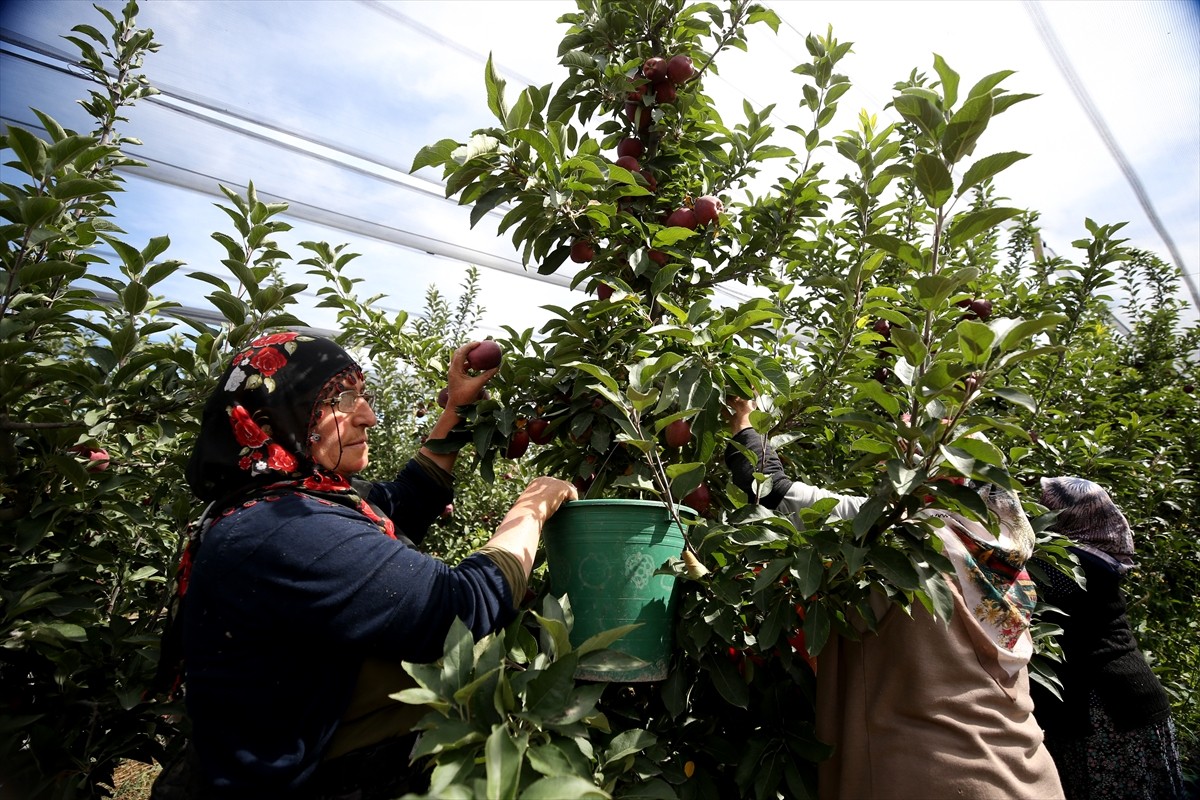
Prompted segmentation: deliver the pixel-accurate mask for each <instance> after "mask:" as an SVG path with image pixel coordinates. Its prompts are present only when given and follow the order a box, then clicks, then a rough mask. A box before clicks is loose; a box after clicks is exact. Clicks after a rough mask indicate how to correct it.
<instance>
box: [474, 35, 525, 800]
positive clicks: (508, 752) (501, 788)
mask: <svg viewBox="0 0 1200 800" xmlns="http://www.w3.org/2000/svg"><path fill="white" fill-rule="evenodd" d="M488 64H489V65H490V64H491V60H490V59H489V61H488ZM526 736H527V735H526ZM526 741H527V739H526V738H525V737H522V738H517V737H514V736H513V735H512V734H511V733H510V732H509V730H508V728H507V727H505V726H504V725H493V726H492V732H491V734H490V735H489V736H488V738H487V743H486V744H485V745H484V748H483V752H484V758H485V761H484V765H485V769H486V770H487V797H488V800H507V798H509V797H512V796H513V795H515V794H516V793H517V787H518V786H519V785H520V782H521V765H522V764H523V763H524V762H525V758H524V755H525V754H524V750H525V747H524V745H525V742H526Z"/></svg>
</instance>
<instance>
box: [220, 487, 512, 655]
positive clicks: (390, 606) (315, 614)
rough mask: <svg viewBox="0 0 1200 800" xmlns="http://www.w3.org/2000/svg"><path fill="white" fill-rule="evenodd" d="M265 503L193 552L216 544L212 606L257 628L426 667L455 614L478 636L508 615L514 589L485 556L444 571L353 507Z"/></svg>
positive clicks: (309, 501) (296, 499) (301, 501)
mask: <svg viewBox="0 0 1200 800" xmlns="http://www.w3.org/2000/svg"><path fill="white" fill-rule="evenodd" d="M271 505H272V506H273V508H271V509H270V510H269V512H267V513H259V514H248V513H245V512H240V513H239V514H237V515H235V519H237V518H238V517H241V518H242V519H240V520H238V521H237V522H236V524H233V525H231V528H230V530H229V531H228V532H227V533H226V534H225V535H224V536H221V537H219V539H218V537H213V538H214V540H213V541H208V542H205V547H204V548H201V553H202V554H205V553H204V551H205V549H206V548H209V545H210V544H215V543H216V541H218V540H220V541H223V543H224V545H225V546H224V547H221V548H219V549H214V548H209V550H210V552H209V553H208V554H207V555H209V556H212V557H213V558H216V559H218V560H219V563H220V567H219V569H220V570H221V572H222V580H221V585H222V586H223V587H225V589H224V590H223V591H222V593H221V594H222V595H223V596H222V597H221V598H220V600H219V601H218V602H221V603H223V604H227V605H228V607H229V608H230V609H231V610H232V609H238V608H242V609H244V610H249V609H253V614H252V616H253V617H254V618H255V619H258V620H260V621H261V624H263V625H267V626H271V627H272V628H274V629H275V630H277V631H282V630H287V631H291V635H293V636H296V637H304V638H306V639H308V640H309V641H314V642H319V643H321V644H323V645H325V646H328V647H342V648H346V649H347V650H349V651H351V652H355V653H359V654H361V655H362V656H364V657H365V656H374V657H378V658H384V659H392V660H397V659H401V660H407V661H420V662H428V661H433V660H435V659H437V658H438V657H440V656H441V655H442V650H443V646H444V643H445V639H446V633H447V632H448V631H449V629H450V625H451V623H453V621H454V619H455V618H456V617H457V618H459V619H462V621H463V622H464V623H465V624H466V625H467V627H468V628H469V629H470V630H471V632H472V633H473V634H474V636H475V638H476V639H478V638H480V637H482V636H484V635H486V634H488V633H492V632H493V631H496V630H498V629H500V628H502V627H503V626H504V625H506V624H507V623H508V622H509V621H511V619H512V618H513V616H514V613H515V612H514V602H513V596H512V588H511V587H510V585H509V582H508V580H507V579H506V578H505V575H504V572H503V570H502V569H501V568H500V567H499V566H498V565H497V563H496V562H495V561H494V560H493V559H491V558H489V557H488V556H487V555H482V554H473V555H471V556H469V557H468V558H466V559H464V560H463V561H462V562H461V563H460V564H458V565H457V566H454V567H450V566H448V565H447V564H445V563H444V562H442V561H440V560H439V559H436V558H433V557H431V556H427V555H425V554H424V553H421V552H420V551H418V550H416V549H414V548H412V547H410V546H408V545H407V544H406V543H405V542H403V541H399V540H396V539H392V538H391V537H389V536H386V535H384V534H383V533H381V532H380V530H379V528H378V527H377V526H375V525H374V524H373V523H371V522H370V521H368V520H367V519H366V518H365V517H363V516H362V515H361V514H359V513H358V512H356V511H354V510H353V509H348V508H344V507H342V506H335V505H326V504H322V503H321V502H320V501H319V500H315V499H313V498H305V497H300V496H293V497H288V498H284V499H283V500H280V501H278V502H277V503H273V504H271ZM233 522H234V520H227V521H223V522H221V523H219V524H218V525H217V526H216V527H214V528H213V532H215V531H217V530H218V528H220V526H221V525H226V524H230V523H233ZM214 600H216V598H214Z"/></svg>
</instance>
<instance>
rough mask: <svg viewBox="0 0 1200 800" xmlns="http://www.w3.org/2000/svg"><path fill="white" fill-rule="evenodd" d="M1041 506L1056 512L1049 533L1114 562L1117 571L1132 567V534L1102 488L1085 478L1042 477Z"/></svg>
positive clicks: (1127, 522)
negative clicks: (1057, 534)
mask: <svg viewBox="0 0 1200 800" xmlns="http://www.w3.org/2000/svg"><path fill="white" fill-rule="evenodd" d="M1042 505H1044V506H1045V507H1046V508H1048V509H1050V510H1051V511H1057V512H1058V518H1057V519H1055V521H1054V524H1053V525H1052V526H1051V530H1053V531H1055V532H1056V533H1059V534H1062V535H1063V536H1066V537H1067V538H1068V539H1070V540H1071V542H1072V543H1073V544H1074V545H1075V546H1076V547H1080V548H1082V549H1084V550H1087V551H1088V552H1090V553H1093V554H1096V555H1099V556H1100V557H1101V558H1104V559H1105V560H1106V561H1110V562H1116V564H1115V567H1116V569H1117V570H1118V571H1119V572H1122V573H1124V572H1128V571H1129V570H1130V569H1132V568H1133V566H1134V562H1133V531H1132V530H1130V528H1129V521H1128V520H1126V519H1125V515H1124V514H1122V513H1121V509H1119V508H1117V504H1116V503H1114V502H1113V500H1112V498H1111V497H1109V495H1108V492H1106V491H1105V490H1104V489H1103V488H1102V487H1100V486H1099V485H1097V484H1095V483H1092V482H1091V481H1089V480H1087V479H1085V478H1074V477H1062V478H1042Z"/></svg>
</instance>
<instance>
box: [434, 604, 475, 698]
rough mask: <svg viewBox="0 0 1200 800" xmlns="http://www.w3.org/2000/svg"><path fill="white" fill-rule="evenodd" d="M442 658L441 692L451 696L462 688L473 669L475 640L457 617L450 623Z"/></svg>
mask: <svg viewBox="0 0 1200 800" xmlns="http://www.w3.org/2000/svg"><path fill="white" fill-rule="evenodd" d="M443 652H444V655H443V656H442V687H443V688H442V691H445V692H448V693H451V694H453V693H454V692H456V691H458V690H459V689H460V688H462V686H463V684H465V683H466V682H467V681H468V680H469V679H470V677H471V672H472V671H473V670H474V668H475V639H474V637H473V636H472V635H471V629H470V628H468V627H467V626H466V624H465V623H464V622H463V621H462V620H461V619H459V618H458V617H455V618H454V622H452V623H450V630H449V632H448V633H447V634H446V643H445V646H444V651H443Z"/></svg>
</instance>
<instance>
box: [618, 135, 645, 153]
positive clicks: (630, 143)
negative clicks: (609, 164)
mask: <svg viewBox="0 0 1200 800" xmlns="http://www.w3.org/2000/svg"><path fill="white" fill-rule="evenodd" d="M645 152H646V146H645V145H644V144H642V140H641V139H638V138H636V137H634V136H626V137H625V138H624V139H622V140H621V143H620V144H618V145H617V157H618V158H624V157H625V156H629V157H630V158H641V157H642V153H645Z"/></svg>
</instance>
